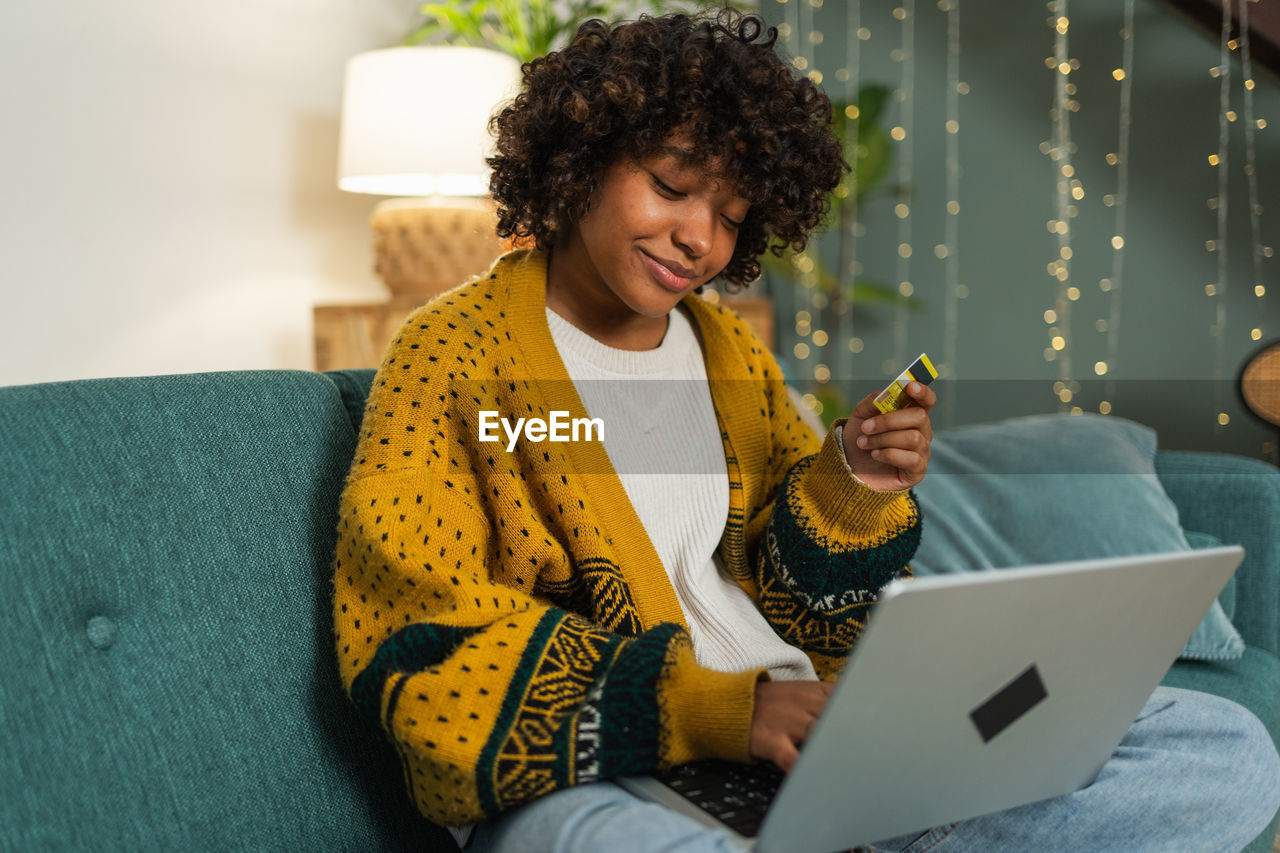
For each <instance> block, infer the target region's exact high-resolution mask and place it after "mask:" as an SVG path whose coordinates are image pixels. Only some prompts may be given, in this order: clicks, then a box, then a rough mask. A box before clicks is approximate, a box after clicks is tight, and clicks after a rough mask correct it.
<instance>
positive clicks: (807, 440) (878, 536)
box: [745, 352, 921, 679]
mask: <svg viewBox="0 0 1280 853" xmlns="http://www.w3.org/2000/svg"><path fill="white" fill-rule="evenodd" d="M761 357H762V358H764V359H766V360H768V361H769V362H772V357H771V356H769V355H768V353H767V352H766V353H763V354H762V355H761ZM762 372H763V373H764V374H765V375H768V376H770V377H773V378H772V379H771V381H767V382H766V383H765V386H764V389H763V394H764V396H765V401H766V404H765V407H764V410H765V412H766V413H767V416H768V421H769V424H768V426H769V432H770V435H771V436H773V447H772V450H771V453H770V458H769V465H768V466H766V470H765V471H764V473H763V476H765V477H766V479H767V482H766V483H765V484H764V488H763V489H762V490H761V493H762V494H763V495H764V496H765V502H764V503H762V504H761V505H759V506H757V507H754V508H749V509H748V516H747V517H748V520H747V525H746V531H745V537H746V542H745V556H746V558H747V559H748V560H749V563H750V574H751V578H752V581H753V585H754V586H755V587H756V589H755V590H754V591H755V592H756V593H757V595H758V597H759V602H760V606H761V609H762V610H763V612H764V615H765V618H766V619H767V620H768V621H769V623H770V624H771V625H772V626H773V628H774V630H775V631H776V632H777V633H778V634H779V635H780V636H781V637H782V638H783V639H784V640H786V641H787V642H789V643H791V644H792V645H794V646H797V647H798V648H800V649H802V650H803V651H804V652H806V653H807V654H808V655H809V657H810V659H811V660H812V661H813V663H814V668H815V669H816V670H817V672H818V675H819V677H821V678H824V679H831V678H834V677H835V676H836V675H837V674H838V672H839V669H840V667H841V666H842V665H843V662H844V659H845V658H846V657H847V655H848V653H849V650H850V649H851V648H852V647H853V644H854V643H855V642H857V640H858V638H859V637H860V636H861V634H862V631H863V628H864V627H865V624H866V619H867V614H868V612H869V610H870V608H871V607H872V606H873V605H874V603H875V601H876V596H877V593H878V592H879V590H880V588H881V587H883V586H884V585H885V584H886V583H888V582H889V581H890V580H893V579H894V578H895V577H899V576H903V575H909V574H910V568H909V567H908V565H907V563H908V561H909V560H910V558H911V557H912V555H913V554H914V553H915V550H916V548H917V546H918V545H919V542H920V529H921V527H920V513H919V509H918V507H917V505H916V502H915V499H914V498H913V497H912V495H911V493H910V492H909V491H906V490H904V491H895V492H881V491H876V490H874V489H871V488H870V487H868V486H866V485H864V484H863V483H861V482H860V481H859V480H857V479H856V478H855V477H854V476H853V474H852V472H851V471H850V470H849V466H848V463H847V462H846V461H845V457H844V450H843V448H842V447H841V445H840V442H839V441H838V440H837V439H836V433H837V430H836V427H837V426H840V427H843V425H844V422H845V421H844V420H839V421H836V423H835V424H833V425H832V427H831V429H830V430H829V431H828V433H827V435H826V437H825V439H823V440H821V441H820V440H819V439H818V438H817V436H815V435H814V434H813V432H812V431H811V430H810V429H809V428H808V426H807V425H805V424H804V423H803V421H802V419H801V418H800V415H799V413H798V412H797V411H796V408H795V406H794V404H793V403H792V401H791V399H790V397H789V395H788V393H787V390H786V386H785V385H784V384H783V382H782V380H781V371H780V370H779V369H778V368H777V365H776V363H773V364H772V367H771V368H770V369H767V370H764V371H762ZM797 436H800V437H799V438H797ZM749 591H751V590H749Z"/></svg>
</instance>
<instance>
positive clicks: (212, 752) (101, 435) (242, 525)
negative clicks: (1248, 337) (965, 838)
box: [0, 370, 1280, 851]
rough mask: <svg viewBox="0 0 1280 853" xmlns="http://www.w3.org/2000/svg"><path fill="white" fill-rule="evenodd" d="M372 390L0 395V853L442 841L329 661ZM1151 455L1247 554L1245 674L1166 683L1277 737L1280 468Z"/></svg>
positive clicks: (1241, 618) (1213, 527)
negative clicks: (350, 471) (348, 496)
mask: <svg viewBox="0 0 1280 853" xmlns="http://www.w3.org/2000/svg"><path fill="white" fill-rule="evenodd" d="M372 375H373V374H372V371H367V370H366V371H344V372H335V373H329V374H319V373H307V372H300V371H253V372H238V373H214V374H190V375H175V376H160V377H149V378H131V379H107V380H88V381H76V382H64V383H52V384H44V385H31V386H19V387H7V388H0V472H3V474H2V476H3V478H4V485H3V488H2V489H0V625H2V626H3V630H4V648H6V649H8V651H7V652H5V653H4V663H3V667H2V668H0V850H22V851H27V850H34V851H39V850H80V849H91V848H92V849H104V850H116V849H130V850H186V849H193V850H253V851H268V850H290V851H294V850H315V851H336V850H353V851H382V850H400V849H409V848H413V849H416V850H453V849H454V846H453V842H452V841H451V840H450V839H449V837H448V836H447V835H446V834H445V833H443V831H441V830H439V829H438V828H436V827H433V826H431V825H430V824H428V823H426V822H425V821H423V820H422V819H421V818H419V817H418V816H417V814H416V812H415V811H414V809H413V807H412V805H411V804H410V802H409V800H408V799H407V797H406V795H405V793H404V790H403V786H402V782H401V770H400V767H399V762H398V761H397V759H396V757H395V755H394V754H393V752H392V750H391V748H390V747H389V746H388V744H387V743H386V742H385V741H384V739H383V738H382V737H381V735H380V734H379V733H378V732H375V731H371V730H370V729H368V728H367V727H366V726H365V724H364V723H363V722H362V721H361V720H360V719H358V718H357V715H356V713H355V710H354V708H353V706H352V705H351V704H350V703H349V702H348V701H347V699H346V698H345V696H344V695H343V693H342V690H341V688H340V685H339V682H338V676H337V672H336V667H335V663H334V659H333V654H332V633H331V629H330V623H329V620H330V616H329V583H330V582H329V557H330V551H331V549H332V547H333V544H334V530H335V512H336V506H337V500H338V495H339V491H340V489H341V487H342V483H343V478H344V476H345V473H346V469H347V465H348V462H349V460H350V457H351V455H352V452H353V449H354V446H355V441H356V434H357V429H358V426H359V422H360V417H361V413H362V409H363V401H364V397H365V395H366V393H367V391H368V388H369V384H370V382H371V380H372ZM1157 463H1158V471H1159V475H1160V478H1161V481H1162V482H1163V484H1164V485H1165V487H1166V489H1167V491H1168V493H1169V494H1170V495H1171V496H1172V497H1173V499H1174V500H1175V502H1176V503H1177V504H1178V507H1179V511H1180V515H1181V518H1182V519H1183V521H1184V523H1185V524H1186V525H1187V526H1188V527H1189V528H1191V529H1194V530H1198V531H1204V532H1208V533H1213V534H1215V535H1216V536H1218V538H1220V539H1221V540H1223V541H1226V542H1239V543H1242V544H1243V545H1244V546H1245V547H1246V548H1247V549H1248V557H1247V558H1246V560H1245V563H1244V565H1243V566H1242V568H1241V569H1240V571H1239V573H1238V576H1237V581H1238V582H1237V588H1236V597H1237V605H1236V609H1235V614H1234V620H1233V621H1234V623H1235V624H1236V626H1237V627H1238V628H1239V630H1240V632H1241V633H1242V635H1243V636H1244V638H1245V639H1246V640H1247V642H1248V644H1249V647H1248V650H1247V652H1246V654H1245V656H1244V658H1243V659H1241V660H1238V661H1232V662H1226V663H1212V664H1210V663H1178V664H1177V665H1175V666H1174V668H1173V669H1172V670H1171V672H1170V673H1169V676H1168V678H1167V682H1168V683H1171V684H1176V685H1178V686H1186V687H1195V688H1199V689H1202V690H1207V691H1210V692H1213V693H1218V694H1221V695H1223V696H1228V697H1230V698H1232V699H1235V700H1237V701H1239V702H1241V703H1243V704H1244V705H1246V706H1248V707H1249V708H1251V709H1252V710H1253V711H1254V712H1255V713H1257V714H1258V715H1259V716H1260V717H1261V718H1262V720H1263V721H1264V722H1265V723H1266V725H1267V726H1268V727H1269V728H1270V730H1271V732H1272V734H1273V736H1276V737H1277V739H1280V658H1278V657H1277V656H1278V654H1280V473H1277V472H1276V470H1275V469H1273V468H1270V467H1269V466H1266V465H1264V464H1263V463H1261V462H1255V461H1251V460H1246V459H1241V458H1236V457H1229V456H1220V455H1211V454H1199V453H1172V452H1161V453H1160V454H1159V456H1158V459H1157ZM1274 832H1275V825H1274V823H1273V825H1272V828H1271V830H1270V832H1269V834H1264V836H1260V837H1259V839H1258V841H1256V842H1255V843H1254V844H1253V845H1252V846H1251V847H1250V848H1249V849H1250V850H1251V851H1267V850H1270V840H1269V839H1270V838H1271V836H1272V835H1273V834H1274Z"/></svg>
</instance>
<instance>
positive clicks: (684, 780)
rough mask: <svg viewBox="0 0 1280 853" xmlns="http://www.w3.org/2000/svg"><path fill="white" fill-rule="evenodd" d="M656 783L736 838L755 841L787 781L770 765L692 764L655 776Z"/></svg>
mask: <svg viewBox="0 0 1280 853" xmlns="http://www.w3.org/2000/svg"><path fill="white" fill-rule="evenodd" d="M653 775H654V778H656V779H657V780H658V781H659V782H662V783H664V784H665V785H666V786H667V787H669V788H671V790H673V791H675V792H676V793H677V794H679V795H680V796H682V797H684V798H685V799H686V800H688V801H689V802H691V803H693V804H694V805H696V806H698V807H699V808H701V809H702V810H704V811H706V812H709V813H710V814H712V815H714V816H715V817H716V818H718V819H719V820H720V821H721V822H722V823H724V824H726V825H728V826H729V827H730V828H731V829H733V830H734V831H735V832H737V833H738V834H739V835H743V836H745V837H747V838H754V837H755V836H756V834H757V833H758V832H759V830H760V824H761V822H762V821H763V820H764V814H765V812H766V811H768V809H769V803H771V802H773V798H774V795H775V794H777V793H778V788H779V787H780V786H781V785H782V780H783V779H784V778H786V774H784V773H783V772H782V771H781V770H779V769H778V768H777V767H775V766H774V765H773V764H770V763H769V762H760V763H759V764H738V763H736V762H732V761H716V760H710V761H695V762H692V763H690V764H682V765H680V766H679V767H673V768H671V769H670V770H659V771H656V772H655V773H654V774H653Z"/></svg>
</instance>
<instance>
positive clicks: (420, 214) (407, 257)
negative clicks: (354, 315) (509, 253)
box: [371, 197, 505, 301]
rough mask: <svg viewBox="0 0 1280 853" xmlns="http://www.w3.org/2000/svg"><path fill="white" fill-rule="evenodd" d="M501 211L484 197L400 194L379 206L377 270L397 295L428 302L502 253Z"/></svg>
mask: <svg viewBox="0 0 1280 853" xmlns="http://www.w3.org/2000/svg"><path fill="white" fill-rule="evenodd" d="M497 222H498V218H497V213H496V211H495V209H494V205H493V202H492V201H491V200H489V199H482V198H446V197H432V198H397V199H389V200H387V201H383V202H381V203H379V204H378V206H377V207H376V208H374V211H373V219H372V223H371V224H372V227H373V250H374V258H375V262H374V269H375V270H376V271H377V273H378V275H379V276H380V277H381V278H382V281H383V282H384V283H385V284H386V285H387V288H388V289H389V290H390V291H391V293H392V294H393V295H394V296H396V297H405V298H414V299H418V300H421V301H426V300H427V299H430V298H431V297H433V296H435V295H436V294H439V293H443V292H444V291H446V290H449V289H451V288H454V287H457V286H458V285H459V284H462V282H464V281H466V280H467V279H468V278H470V277H472V276H475V275H479V274H480V273H482V272H484V271H485V270H487V269H488V268H489V265H490V264H492V263H493V261H494V259H496V258H497V257H498V255H500V254H502V252H503V250H504V249H505V246H504V243H503V241H502V240H500V239H499V238H498V235H497V233H496V228H497Z"/></svg>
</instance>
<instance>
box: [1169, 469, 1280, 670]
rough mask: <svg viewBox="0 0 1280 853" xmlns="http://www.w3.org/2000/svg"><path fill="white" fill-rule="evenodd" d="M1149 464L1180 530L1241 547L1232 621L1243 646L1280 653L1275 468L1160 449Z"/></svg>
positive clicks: (1279, 495)
mask: <svg viewBox="0 0 1280 853" xmlns="http://www.w3.org/2000/svg"><path fill="white" fill-rule="evenodd" d="M1155 462H1156V473H1157V475H1158V476H1159V477H1160V482H1161V484H1162V485H1163V486H1164V489H1165V491H1166V492H1167V493H1168V495H1169V497H1170V498H1172V499H1173V502H1174V504H1176V505H1177V507H1178V516H1179V519H1180V520H1181V522H1182V526H1183V528H1184V529H1186V530H1198V531H1200V532H1203V533H1211V534H1213V535H1214V536H1216V537H1218V538H1219V539H1221V540H1222V541H1223V542H1224V543H1227V544H1240V545H1243V546H1244V549H1245V558H1244V562H1243V563H1242V564H1241V565H1240V568H1239V570H1238V571H1237V572H1236V613H1235V618H1234V619H1233V620H1232V621H1233V622H1234V623H1235V626H1236V628H1237V629H1238V630H1239V631H1240V635H1241V636H1242V637H1244V639H1245V642H1247V643H1248V644H1249V645H1251V646H1258V647H1260V648H1264V649H1266V650H1268V651H1270V652H1271V653H1272V654H1280V470H1277V469H1276V468H1274V467H1273V466H1271V465H1268V464H1266V463H1265V462H1262V461H1259V460H1257V459H1248V458H1245V457H1243V456H1234V455H1229V454H1224V453H1202V452H1196V451H1171V450H1162V451H1160V452H1159V453H1157V454H1156V460H1155Z"/></svg>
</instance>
